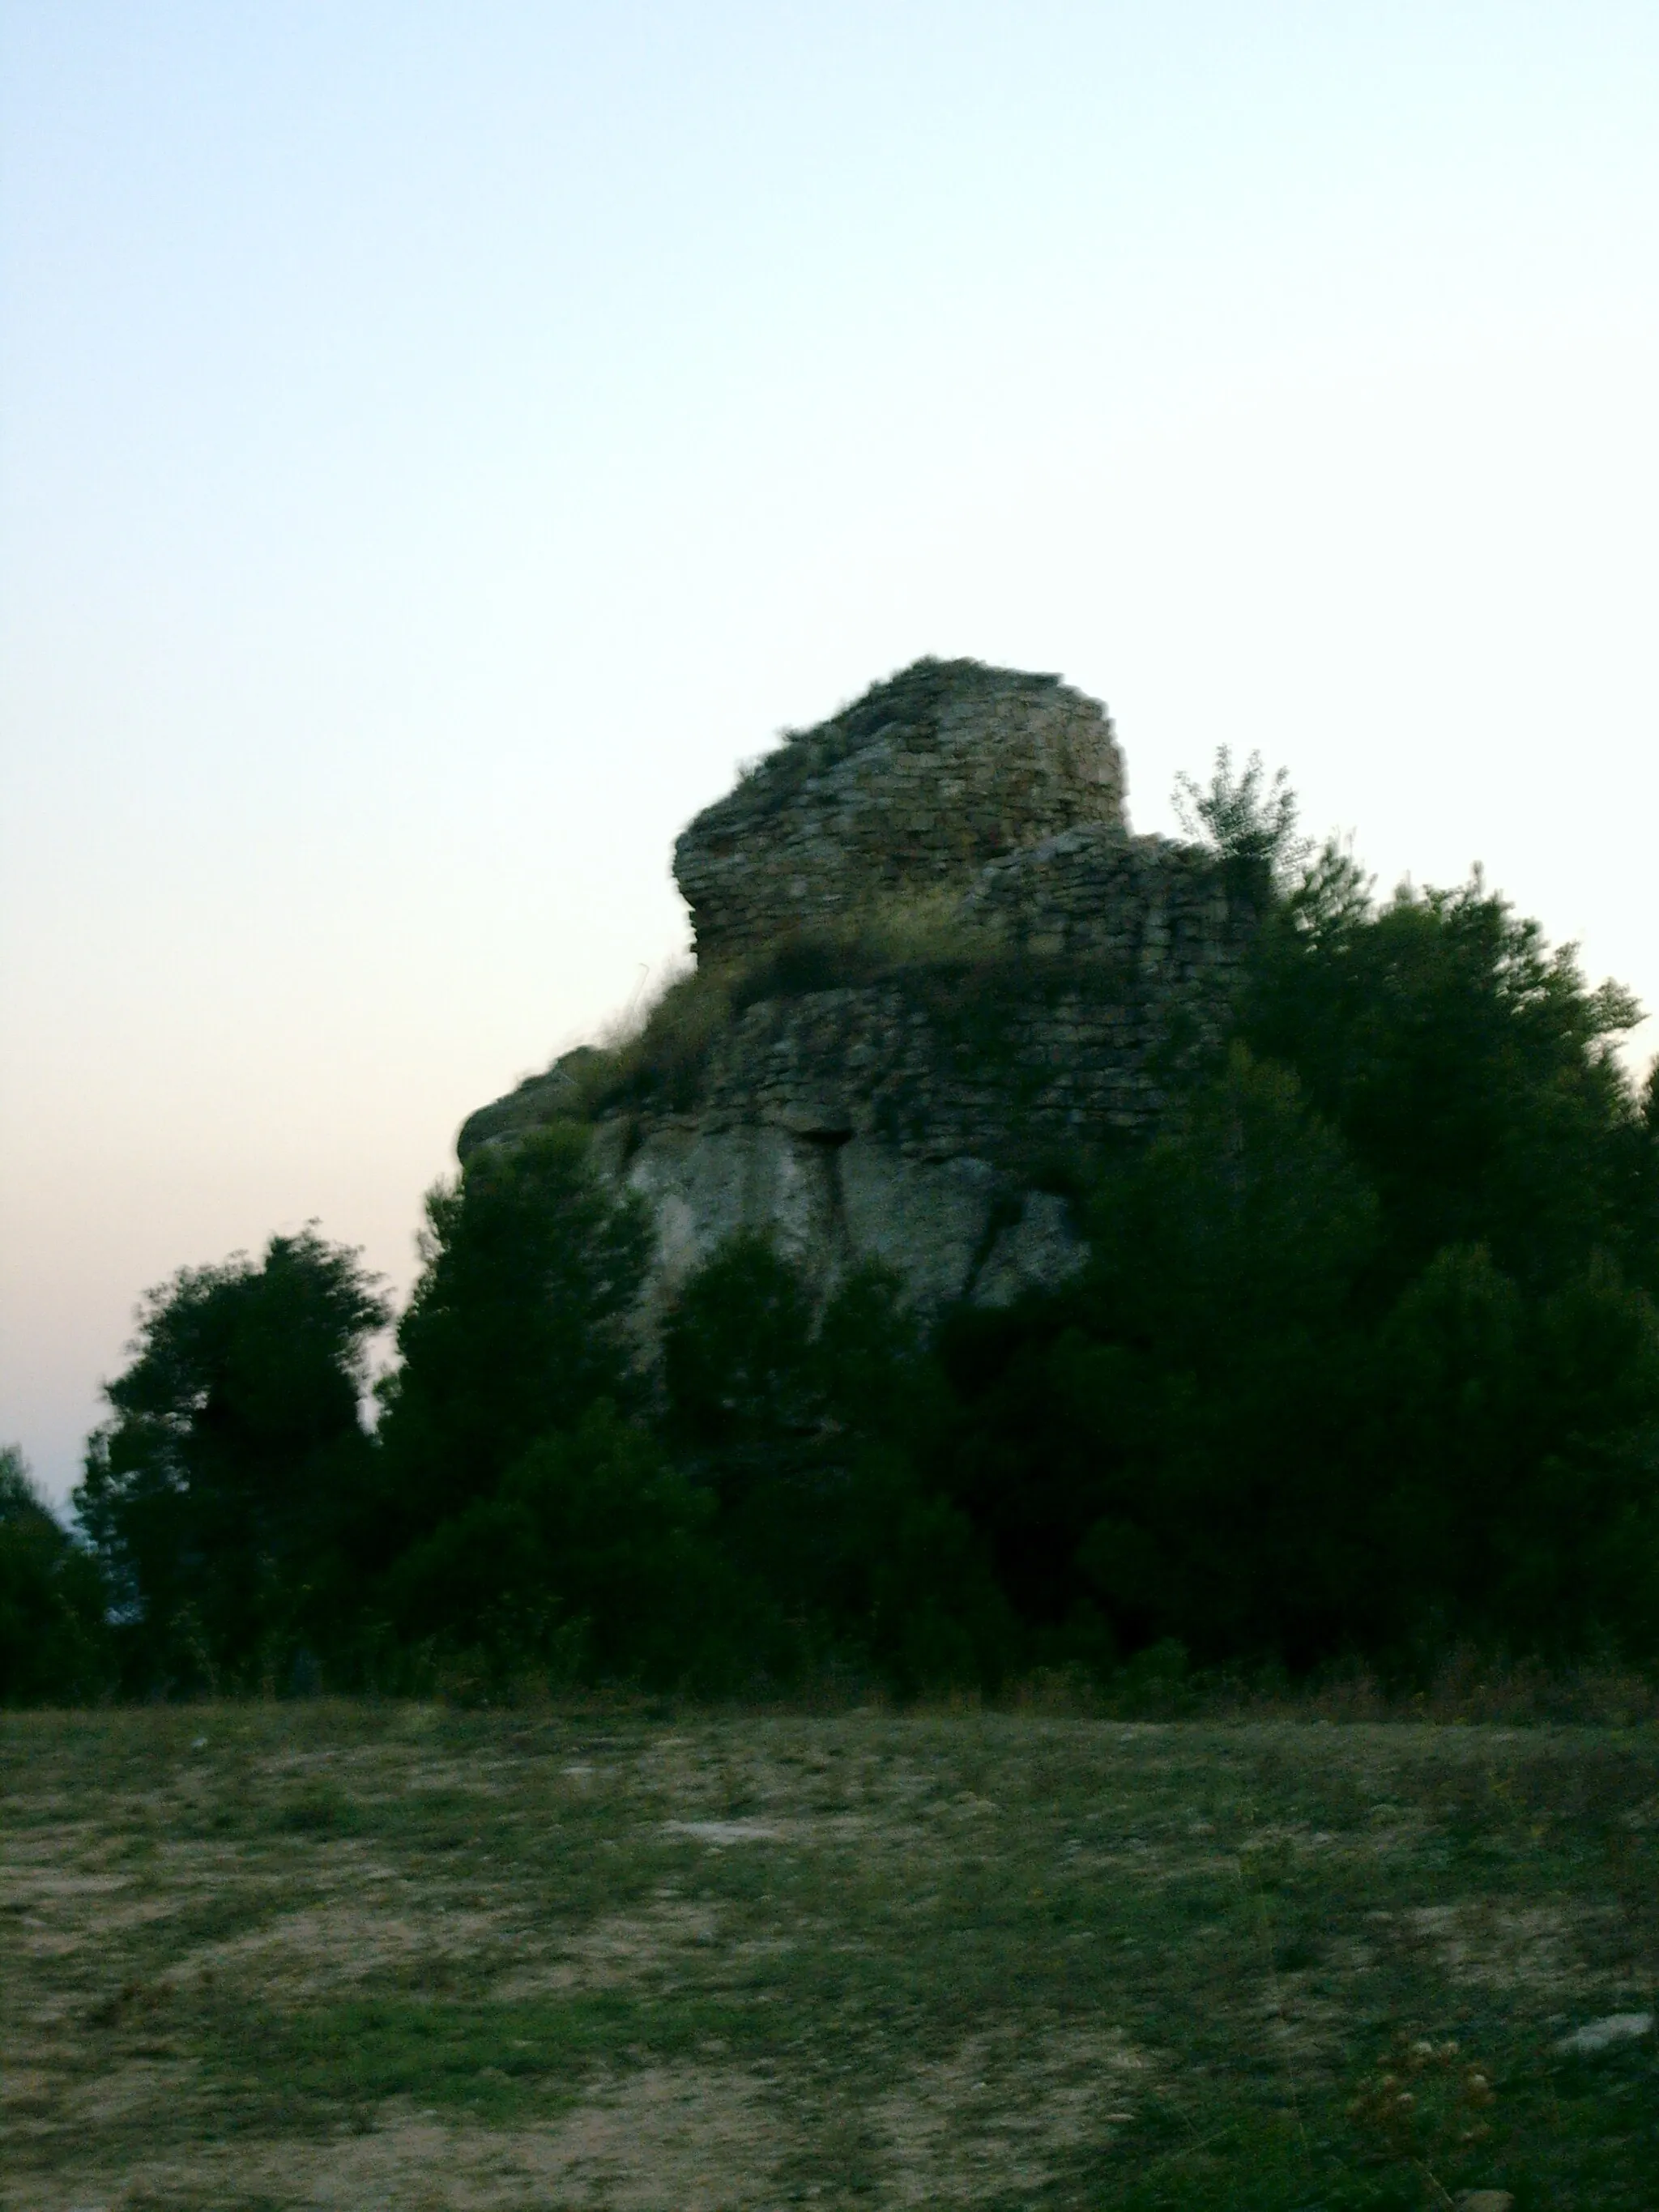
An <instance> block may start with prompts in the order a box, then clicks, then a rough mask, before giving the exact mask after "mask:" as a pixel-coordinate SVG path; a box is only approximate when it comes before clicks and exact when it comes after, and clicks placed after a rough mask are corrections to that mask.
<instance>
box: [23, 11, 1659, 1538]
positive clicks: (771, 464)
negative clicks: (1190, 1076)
mask: <svg viewBox="0 0 1659 2212" xmlns="http://www.w3.org/2000/svg"><path fill="white" fill-rule="evenodd" d="M1656 115H1659V9H1655V8H1654V7H1653V5H1652V4H1651V0H1645V4H1642V5H1633V4H1632V5H1598V4H1596V0H1578V4H1575V5H1570V6H1569V5H1533V6H1527V5H1525V4H1522V3H1521V0H1507V4H1504V5H1502V6H1498V5H1491V6H1486V5H1458V4H1455V0H1438V4H1435V5H1431V6H1430V5H1424V6H1417V5H1411V4H1395V5H1390V6H1387V7H1383V6H1370V7H1364V8H1360V7H1346V6H1343V5H1341V4H1340V0H1322V4H1319V5H1307V6H1294V7H1292V6H1282V7H1275V6H1267V5H1261V6H1248V5H1237V6H1222V5H1199V4H1193V5H1182V4H1179V0H1176V4H1168V0H1165V4H1160V5H1158V6H1156V7H1154V6H1152V5H1140V6H1133V7H1129V6H1111V5H1107V4H1097V5H1092V6H1086V5H1062V4H1046V5H1045V4H1042V0H1026V4H1024V5H1021V6H1018V7H1015V6H996V7H994V6H987V5H971V4H962V5H955V6H949V5H927V4H919V5H910V6H906V5H904V4H902V0H884V4H883V5H880V6H866V5H861V4H845V5H837V6H828V5H825V6H801V7H790V6H787V5H781V4H773V5H769V6H765V7H761V6H744V5H736V4H721V0H701V4H699V5H696V6H690V5H684V6H658V7H647V6H630V5H628V4H625V0H623V4H616V5H609V6H606V7H604V8H599V7H596V6H590V7H587V8H572V7H562V6H558V5H555V4H540V5H528V4H502V0H467V4H466V5H465V6H463V5H460V4H459V0H451V4H443V5H438V4H422V0H398V4H395V5H392V4H386V5H376V4H369V3H368V0H330V4H326V5H323V4H310V0H280V4H279V3H278V0H264V4H261V0H234V4H227V0H212V4H177V5H163V4H154V3H153V0H118V4H112V5H93V4H85V0H0V717H3V745H4V795H3V811H0V932H3V938H0V963H3V964H0V1023H3V1041H4V1067H3V1076H0V1083H3V1091H0V1206H3V1225H4V1227H3V1245H0V1441H4V1440H8V1439H9V1438H12V1437H15V1438H17V1439H18V1440H19V1441H21V1443H22V1444H23V1446H24V1448H25V1449H26V1451H27V1453H28V1454H29V1455H30V1457H31V1458H32V1460H33V1462H34V1464H35V1466H36V1468H37V1470H38V1471H39V1472H40V1474H42V1475H43V1476H44V1477H45V1478H46V1480H47V1481H48V1483H49V1485H50V1486H51V1487H52V1489H53V1490H54V1492H58V1494H61V1493H62V1492H64V1490H65V1489H66V1488H67V1486H68V1485H69V1483H70V1481H71V1480H73V1479H74V1475H75V1472H76V1457H77V1453H78V1449H79V1445H80V1441H81V1439H82V1436H83V1435H84V1433H85V1431H86V1428H87V1426H88V1424H89V1422H90V1421H91V1419H93V1418H94V1414H95V1411H96V1389H97V1384H98V1382H99V1380H100V1377H101V1376H106V1375H108V1374H110V1373H112V1372H113V1371H114V1370H115V1369H116V1368H117V1366H118V1364H119V1361H120V1357H121V1347H122V1345H123V1342H124V1340H125V1337H126V1336H127V1334H128V1333H129V1330H130V1326H131V1310H132V1307H133V1304H134V1302H135V1300H136V1298H137V1296H138V1294H139V1293H140V1292H141V1291H143V1288H144V1287H145V1286H146V1285H149V1284H150V1283H152V1282H155V1281H156V1280H157V1279H160V1278H161V1277H163V1276H165V1275H166V1274H167V1273H170V1272H171V1271H172V1269H173V1268H174V1267H177V1266H178V1265H179V1264H180V1263H182V1262H185V1261H204V1260H210V1259H216V1258H219V1257H222V1255H224V1254H225V1253H226V1252H228V1251H229V1250H230V1249H233V1248H234V1247H236V1246H238V1245H244V1246H248V1247H257V1245H258V1243H261V1242H262V1241H263V1239H264V1237H265V1236H266V1235H268V1234H269V1233H270V1231H272V1230H273V1229H276V1228H289V1227H293V1226H295V1225H297V1224H299V1223H300V1222H301V1221H303V1220H304V1219H305V1218H307V1217H308V1216H311V1215H313V1214H314V1215H318V1216H319V1217H320V1218H321V1221H322V1224H323V1227H324V1229H325V1231H326V1232H327V1233H328V1234H330V1235H331V1236H334V1237H341V1238H343V1239H346V1240H348V1241H350V1242H353V1243H362V1244H364V1245H366V1246H367V1248H368V1252H369V1255H370V1256H371V1258H372V1259H373V1261H374V1262H375V1264H377V1265H378V1266H380V1267H383V1268H384V1269H385V1270H386V1272H387V1273H389V1274H390V1275H392V1277H393V1278H394V1279H395V1280H397V1281H398V1284H399V1285H402V1284H403V1283H404V1282H406V1281H407V1279H408V1276H409V1273H410V1262H411V1243H410V1240H411V1237H412V1231H413V1228H414V1225H415V1220H416V1212H417V1207H418V1201H419V1197H420V1193H421V1191H422V1188H423V1187H424V1186H425V1185H426V1184H427V1183H428V1182H430V1181H431V1180H432V1178H433V1177H434V1176H435V1175H437V1174H438V1173H439V1172H440V1171H441V1170H443V1169H444V1167H445V1165H446V1164H447V1159H448V1156H449V1145H450V1140H451V1138H452V1136H453V1130H454V1127H455V1125H456V1124H457V1122H458V1121H459V1120H460V1118H461V1116H462V1115H464V1114H465V1112H466V1111H467V1110H468V1109H470V1108H471V1107H472V1106H474V1105H477V1104H478V1103H481V1102H482V1101H483V1100H484V1099H486V1098H488V1097H492V1096H494V1095H495V1093H496V1092H498V1091H501V1089H503V1088H504V1087H505V1086H506V1085H507V1084H509V1083H510V1082H512V1081H513V1079H515V1078H516V1077H517V1076H518V1075H520V1073H524V1072H526V1070H528V1069H530V1068H532V1067H533V1066H540V1065H543V1064H544V1063H545V1061H546V1060H547V1059H548V1058H549V1057H550V1054H552V1053H553V1052H554V1051H555V1050H556V1049H557V1048H561V1047H562V1046H563V1045H564V1044H566V1043H568V1042H572V1041H574V1039H576V1038H578V1037H580V1036H584V1035H587V1034H591V1033H592V1031H593V1030H594V1029H595V1028H596V1027H597V1026H598V1025H599V1024H602V1023H603V1022H604V1021H605V1019H606V1018H607V1017H608V1016H609V1015H610V1014H611V1013H612V1012H614V1010H615V1009H617V1007H618V1006H620V1005H622V1004H623V1002H625V1001H626V1000H628V999H629V997H630V995H631V994H634V993H635V990H636V988H637V987H638V985H639V980H640V976H641V969H648V970H650V971H653V972H656V971H659V969H660V968H661V966H662V964H663V963H665V961H667V960H668V959H670V958H671V957H672V956H673V955H674V953H675V952H676V951H677V950H678V948H679V947H681V946H682V945H683V944H684V920H683V915H682V913H681V909H680V908H679V906H678V901H677V899H676V897H675V896H674V894H673V891H672V888H671V883H670V880H669V877H668V854H669V847H670V844H671V840H672V837H673V835H674V832H675V830H676V829H678V827H679V825H680V824H681V823H682V822H683V821H684V819H685V818H686V817H688V816H689V815H690V814H691V813H692V812H693V811H696V808H697V807H698V806H699V805H702V804H704V803H705V802H706V801H707V800H708V799H711V798H713V797H714V796H715V795H716V794H717V793H719V792H720V790H721V789H723V788H724V787H725V786H726V783H727V781H729V778H730V775H731V773H732V765H733V763H734V762H736V761H737V760H738V759H739V758H741V757H744V756H746V755H749V754H751V753H753V752H756V751H757V750H761V749H762V747H763V745H764V744H766V743H767V742H768V741H769V737H770V735H771V733H772V732H774V731H775V730H776V729H777V728H778V726H781V725H782V724H785V723H791V722H799V721H805V720H815V719H817V717H818V716H820V715H821V714H824V713H826V712H829V710H831V709H832V708H834V707H835V706H836V704H838V703H839V702H842V700H844V699H845V698H847V697H848V696H850V695H852V694H853V693H854V692H856V691H858V690H861V689H862V688H863V686H864V685H865V684H866V683H868V682H869V681H871V680H872V678H875V677H877V676H879V675H882V674H884V673H886V672H887V671H890V670H891V669H892V668H894V667H895V666H896V665H900V664H902V662H904V661H907V660H908V659H912V658H914V657H915V655H916V654H917V653H923V652H928V651H932V652H937V653H975V654H977V655H979V656H981V658H985V659H995V660H1004V661H1009V662H1012V663H1015V664H1018V665H1025V666H1032V667H1040V668H1046V669H1054V670H1059V671H1062V672H1063V673H1064V674H1065V675H1066V677H1067V678H1069V679H1070V680H1071V681H1073V682H1074V683H1076V684H1080V685H1081V686H1082V687H1083V688H1085V690H1090V691H1091V692H1093V693H1095V694H1096V695H1097V696H1103V697H1104V698H1105V699H1106V700H1107V701H1108V702H1109V705H1110V706H1111V708H1112V710H1113V712H1114V714H1115V716H1116V719H1117V721H1118V726H1119V729H1120V733H1121V737H1122V739H1123V742H1124V745H1125V748H1126V750H1127V757H1128V762H1129V771H1130V784H1131V803H1132V807H1133V812H1134V815H1135V818H1136V820H1137V822H1138V823H1139V824H1140V825H1141V826H1143V827H1150V828H1157V827H1160V826H1165V825H1167V823H1168V821H1169V813H1168V806H1167V797H1168V792H1169V788H1170V780H1171V777H1172V775H1173V774H1174V772H1175V770H1176V769H1177V768H1180V767H1182V766H1185V767H1190V768H1193V769H1199V770H1202V769H1204V768H1205V767H1206V764H1207V762H1208V760H1209V757H1210V756H1211V754H1212V751H1213V749H1214V747H1215V745H1216V744H1218V742H1221V741H1227V742H1230V743H1231V744H1233V745H1234V746H1235V747H1236V748H1238V749H1240V750H1245V751H1248V750H1249V748H1250V747H1252V746H1260V747H1261V749H1262V750H1264V751H1265V752H1266V753H1267V756H1268V757H1269V759H1270V760H1272V761H1273V762H1282V763H1284V764H1285V765H1286V766H1287V767H1288V768H1289V769H1290V770H1291V775H1292V776H1293V778H1294V780H1295V781H1296V783H1297V787H1298V788H1299V789H1300V791H1301V792H1302V793H1303V795H1304V804H1305V808H1306V811H1307V813H1308V816H1309V817H1310V823H1311V825H1312V826H1313V827H1315V828H1316V829H1323V828H1325V827H1326V826H1328V825H1330V824H1337V825H1340V826H1344V827H1350V828H1352V829H1354V830H1355V832H1356V833H1357V837H1358V848H1359V850H1360V852H1361V854H1363V855H1364V857H1365V858H1367V859H1368V860H1369V861H1370V863H1371V865H1372V866H1375V867H1376V868H1377V870H1378V872H1379V873H1380V874H1381V875H1382V876H1383V879H1384V881H1385V882H1386V881H1390V880H1392V879H1393V878H1394V877H1395V876H1396V875H1398V874H1399V873H1400V872H1402V871H1404V870H1406V869H1410V870H1412V871H1413V872H1414V873H1415V874H1416V875H1417V876H1418V877H1419V878H1428V879H1431V880H1445V879H1450V878H1459V877H1461V876H1462V874H1463V873H1464V872H1466V871H1467V869H1468V866H1469V864H1470V862H1471V861H1473V860H1476V859H1481V860H1484V861H1485V862H1486V866H1487V868H1488V871H1489V872H1490V874H1491V875H1492V878H1493V879H1494V880H1495V881H1496V882H1498V884H1500V885H1502V886H1503V887H1504V888H1505V889H1507V890H1509V891H1510V892H1511V893H1512V894H1513V895H1514V896H1515V897H1516V900H1517V902H1519V903H1521V904H1522V906H1523V907H1525V908H1528V910H1531V911H1535V912H1537V913H1538V914H1539V915H1541V917H1542V918H1543V920H1544V921H1545V922H1546V924H1547V927H1549V929H1550V930H1551V932H1552V933H1553V934H1554V935H1555V936H1557V937H1558V938H1565V937H1577V938H1579V939H1582V940H1583V947H1584V955H1585V959H1586V963H1587V964H1588V965H1589V968H1590V969H1591V970H1592V972H1593V973H1595V974H1596V975H1600V974H1602V973H1607V972H1611V973H1613V974H1614V975H1619V976H1620V977H1621V978H1622V979H1623V980H1625V981H1627V982H1629V983H1631V984H1632V986H1633V987H1635V988H1636V989H1637V990H1638V991H1639V992H1640V993H1642V994H1643V995H1644V998H1645V999H1646V1000H1648V1001H1649V1002H1650V1003H1652V1004H1656V1005H1659V904H1656V901H1655V899H1654V897H1653V878H1654V868H1653V846H1654V824H1655V823H1656V821H1659V672H1656V656H1655V650H1654V635H1655V617H1654V610H1655V607H1656V605H1659V553H1656V547H1655V521H1654V518H1655V516H1656V513H1659V428H1656V408H1655V402H1654V394H1655V392H1659V303H1656V272H1659V131H1656V129H1655V127H1654V118H1655V117H1656ZM1654 1036H1655V1031H1654V1029H1653V1027H1652V1025H1650V1027H1649V1028H1648V1030H1645V1031H1644V1036H1643V1038H1642V1039H1639V1040H1638V1055H1641V1056H1644V1053H1645V1050H1646V1049H1648V1048H1650V1045H1651V1042H1652V1040H1653V1038H1654Z"/></svg>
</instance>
